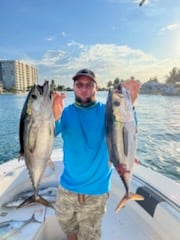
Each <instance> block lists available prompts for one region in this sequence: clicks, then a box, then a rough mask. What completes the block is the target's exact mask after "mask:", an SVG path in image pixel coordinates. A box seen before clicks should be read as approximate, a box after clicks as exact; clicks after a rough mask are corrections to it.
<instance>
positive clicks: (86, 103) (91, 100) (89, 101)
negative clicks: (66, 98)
mask: <svg viewBox="0 0 180 240" xmlns="http://www.w3.org/2000/svg"><path fill="white" fill-rule="evenodd" d="M75 102H76V103H77V104H78V105H81V106H89V105H92V104H94V103H95V102H96V97H95V93H93V94H92V95H91V96H90V97H88V98H87V99H86V100H85V101H84V100H82V99H81V98H80V97H78V96H77V95H75Z"/></svg>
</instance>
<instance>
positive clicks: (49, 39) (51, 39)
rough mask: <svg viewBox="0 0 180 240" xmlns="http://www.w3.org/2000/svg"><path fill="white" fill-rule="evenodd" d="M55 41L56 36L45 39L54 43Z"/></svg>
mask: <svg viewBox="0 0 180 240" xmlns="http://www.w3.org/2000/svg"><path fill="white" fill-rule="evenodd" d="M54 39H55V37H54V36H49V37H46V38H45V40H46V41H53V40H54Z"/></svg>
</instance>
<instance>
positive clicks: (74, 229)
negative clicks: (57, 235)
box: [56, 187, 109, 240]
mask: <svg viewBox="0 0 180 240" xmlns="http://www.w3.org/2000/svg"><path fill="white" fill-rule="evenodd" d="M108 196H109V195H108V193H106V194H103V195H98V196H97V195H85V201H84V203H80V202H79V201H78V195H77V194H76V193H73V192H70V191H68V190H65V189H63V188H62V187H59V191H58V194H57V199H56V216H57V219H58V221H59V223H60V225H61V227H62V230H63V231H64V232H65V234H67V235H68V234H72V233H74V234H76V235H77V237H78V240H85V239H86V240H99V239H100V236H101V221H102V217H103V215H104V213H105V210H106V201H107V199H108Z"/></svg>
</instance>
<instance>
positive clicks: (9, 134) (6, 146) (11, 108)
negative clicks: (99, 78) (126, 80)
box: [0, 92, 180, 182]
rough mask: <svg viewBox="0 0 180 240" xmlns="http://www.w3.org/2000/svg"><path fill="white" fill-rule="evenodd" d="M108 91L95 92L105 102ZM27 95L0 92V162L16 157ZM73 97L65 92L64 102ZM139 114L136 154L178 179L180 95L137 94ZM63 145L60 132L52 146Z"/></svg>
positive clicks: (161, 171)
mask: <svg viewBox="0 0 180 240" xmlns="http://www.w3.org/2000/svg"><path fill="white" fill-rule="evenodd" d="M106 97H107V92H98V95H97V98H98V100H100V101H102V102H105V101H106ZM25 98H26V95H0V164H2V163H3V162H6V161H10V160H11V159H14V158H17V157H18V152H19V120H20V114H21V110H22V107H23V104H24V101H25ZM73 100H74V96H73V92H67V93H66V99H65V104H66V105H68V104H69V103H72V102H73ZM136 111H137V115H138V146H137V158H138V160H139V161H140V163H141V164H142V165H144V166H146V167H149V168H151V169H153V170H154V171H157V172H160V173H162V174H163V175H166V176H167V177H169V178H171V179H174V180H175V181H178V182H180V98H179V97H168V96H159V95H140V96H139V98H138V100H137V102H136ZM56 148H62V139H61V136H58V137H57V138H56V139H55V143H54V149H56Z"/></svg>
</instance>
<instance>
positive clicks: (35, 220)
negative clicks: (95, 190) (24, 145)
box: [0, 150, 180, 240]
mask: <svg viewBox="0 0 180 240" xmlns="http://www.w3.org/2000/svg"><path fill="white" fill-rule="evenodd" d="M58 159H62V152H61V151H60V150H54V151H53V155H52V160H53V162H54V165H55V171H52V170H51V168H50V167H48V166H47V169H46V171H45V173H44V177H43V179H42V181H41V185H40V188H39V189H40V190H39V193H40V194H41V196H43V197H44V198H46V199H47V200H48V201H51V202H52V204H54V202H55V198H56V191H57V187H58V182H59V176H60V173H61V171H62V167H63V164H62V162H61V161H60V160H58ZM0 180H1V181H0V196H1V197H0V239H1V240H2V239H3V240H5V239H13V240H24V239H26V240H32V239H33V240H56V239H58V240H65V239H66V238H65V236H64V234H63V232H62V230H61V228H60V226H59V224H58V222H57V220H56V217H55V214H54V209H52V208H48V207H45V206H43V205H40V204H34V205H29V206H27V207H23V208H19V209H16V207H17V206H18V205H19V204H20V203H21V202H22V201H23V199H24V198H26V197H27V196H28V195H31V191H32V187H31V182H30V179H29V176H28V173H27V170H26V167H25V163H24V161H21V162H18V161H17V159H14V160H11V161H8V162H6V163H4V164H2V165H0ZM131 189H132V191H133V192H137V193H139V194H141V195H143V196H144V198H145V200H144V201H139V202H134V201H131V202H128V203H127V205H126V206H125V207H124V208H123V209H122V210H120V212H118V213H116V214H115V213H114V209H115V207H116V205H117V203H118V202H119V200H120V198H122V196H123V195H124V187H123V185H122V183H121V180H120V179H119V176H118V175H117V174H116V171H114V172H113V175H112V187H111V192H110V198H109V200H108V205H107V212H106V214H105V216H104V218H103V224H102V238H101V239H102V240H119V239H122V240H132V239H133V240H179V236H180V211H179V210H180V184H179V183H177V182H175V181H173V180H171V179H169V178H167V177H165V176H163V175H162V174H160V173H157V172H154V171H152V170H150V169H148V168H145V167H143V166H141V165H137V166H135V168H134V174H133V177H132V185H131Z"/></svg>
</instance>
